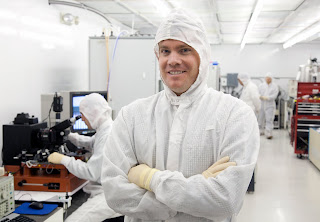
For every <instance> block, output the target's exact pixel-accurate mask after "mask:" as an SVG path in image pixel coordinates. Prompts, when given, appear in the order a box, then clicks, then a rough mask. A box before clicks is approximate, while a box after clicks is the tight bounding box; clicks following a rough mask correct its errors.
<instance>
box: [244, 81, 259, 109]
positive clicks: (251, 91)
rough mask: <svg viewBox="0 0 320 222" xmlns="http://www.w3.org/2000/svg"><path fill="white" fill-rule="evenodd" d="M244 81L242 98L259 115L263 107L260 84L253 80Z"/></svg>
mask: <svg viewBox="0 0 320 222" xmlns="http://www.w3.org/2000/svg"><path fill="white" fill-rule="evenodd" d="M242 82H243V89H242V93H241V96H240V99H241V100H242V101H244V102H245V103H246V104H248V106H250V107H251V108H252V109H253V111H254V112H255V114H256V115H257V114H258V113H259V111H260V108H261V101H260V94H259V90H258V86H257V85H256V84H254V83H253V82H252V81H251V80H247V81H246V82H244V81H242Z"/></svg>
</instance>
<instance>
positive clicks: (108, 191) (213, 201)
mask: <svg viewBox="0 0 320 222" xmlns="http://www.w3.org/2000/svg"><path fill="white" fill-rule="evenodd" d="M185 33H188V35H186V34H185ZM166 39H175V40H179V41H182V42H184V43H186V44H188V45H189V46H191V47H193V48H194V49H195V50H196V51H197V52H198V54H199V57H200V66H199V74H198V76H197V79H196V81H195V82H194V83H193V84H192V85H191V87H190V88H189V89H188V90H187V91H186V92H184V93H183V94H181V95H180V96H177V95H176V94H175V93H174V92H173V91H171V90H170V89H169V88H168V87H167V86H166V85H164V88H165V89H164V90H163V91H162V92H159V93H157V94H156V95H154V96H151V97H148V98H145V99H140V100H137V101H135V102H133V103H131V104H129V105H128V106H125V107H123V108H122V109H121V111H120V112H119V114H118V117H117V119H116V120H115V122H114V124H113V128H112V131H111V134H110V136H109V138H108V141H107V145H106V148H105V150H104V152H103V156H104V163H103V167H102V174H101V183H102V185H103V189H104V191H105V196H106V200H107V202H108V203H109V206H110V207H111V208H112V209H114V210H115V211H116V212H118V213H121V214H124V215H126V216H125V221H126V222H128V221H130V222H140V221H168V222H171V221H184V222H194V221H219V222H221V221H224V222H226V221H231V220H232V219H233V218H235V215H236V214H237V213H238V212H239V210H240V208H241V206H242V202H243V199H244V195H245V193H246V190H247V188H248V185H249V182H250V180H251V177H252V173H253V170H254V167H255V164H256V161H257V156H258V150H259V143H260V141H259V139H260V138H259V130H258V124H257V121H256V117H255V115H254V113H253V111H252V109H251V108H250V107H249V106H248V105H246V104H245V103H244V102H243V101H241V100H239V99H236V98H234V97H231V96H230V95H226V94H223V93H222V92H217V91H215V90H213V89H209V88H208V87H207V84H206V80H207V76H208V65H209V61H210V45H209V43H208V41H207V38H206V35H205V31H204V28H203V26H202V25H201V22H200V21H199V20H197V19H196V18H195V17H194V16H191V15H190V14H189V13H185V12H184V10H175V11H174V12H173V13H172V14H171V15H170V16H169V17H168V18H167V19H165V21H164V22H163V23H162V24H161V25H160V28H159V30H158V32H157V35H156V43H159V42H160V41H162V40H166ZM155 52H156V53H158V52H159V47H157V44H156V46H155ZM224 156H230V160H231V161H235V162H236V163H237V166H235V167H229V168H227V169H226V170H224V171H223V172H222V173H220V174H219V175H218V176H217V177H216V178H208V179H205V177H203V176H202V175H201V173H202V172H203V171H205V170H207V169H208V167H210V166H211V165H212V164H213V163H215V162H216V161H217V160H218V159H220V158H222V157H224ZM142 163H144V164H147V165H148V166H150V167H152V168H156V169H158V170H160V171H158V172H156V173H155V174H154V175H153V177H152V180H151V184H150V187H151V189H152V190H153V192H152V191H147V190H145V189H142V188H140V187H138V186H137V185H135V184H134V183H130V182H129V181H128V177H127V175H128V172H129V170H130V169H131V168H132V167H133V166H135V165H137V164H142Z"/></svg>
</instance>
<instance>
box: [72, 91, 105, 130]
mask: <svg viewBox="0 0 320 222" xmlns="http://www.w3.org/2000/svg"><path fill="white" fill-rule="evenodd" d="M90 93H99V94H101V96H103V97H104V98H105V99H106V100H107V91H87V92H70V108H71V109H70V113H71V115H72V117H75V116H78V115H81V113H80V108H79V106H80V102H81V100H82V99H83V98H84V97H85V96H86V95H89V94H90ZM71 131H72V132H78V133H80V134H91V133H94V130H89V129H88V127H87V125H86V124H85V122H84V121H82V119H79V120H77V121H76V122H75V124H74V125H73V126H72V128H71Z"/></svg>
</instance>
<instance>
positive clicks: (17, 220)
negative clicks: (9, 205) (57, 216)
mask: <svg viewBox="0 0 320 222" xmlns="http://www.w3.org/2000/svg"><path fill="white" fill-rule="evenodd" d="M0 222H36V221H35V220H34V219H31V218H29V217H27V216H24V215H21V214H16V213H11V214H9V215H7V216H5V217H4V218H2V219H1V220H0Z"/></svg>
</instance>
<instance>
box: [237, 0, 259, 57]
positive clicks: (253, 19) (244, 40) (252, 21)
mask: <svg viewBox="0 0 320 222" xmlns="http://www.w3.org/2000/svg"><path fill="white" fill-rule="evenodd" d="M262 7H263V0H257V4H256V7H255V8H254V11H253V13H252V16H251V19H250V22H249V24H248V27H247V29H246V32H245V33H244V35H243V38H242V42H241V46H240V51H241V50H242V49H243V48H244V46H245V45H246V43H247V38H248V34H249V33H250V32H251V30H252V28H253V26H254V24H255V23H256V21H257V18H258V16H259V14H260V12H261V10H262Z"/></svg>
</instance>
